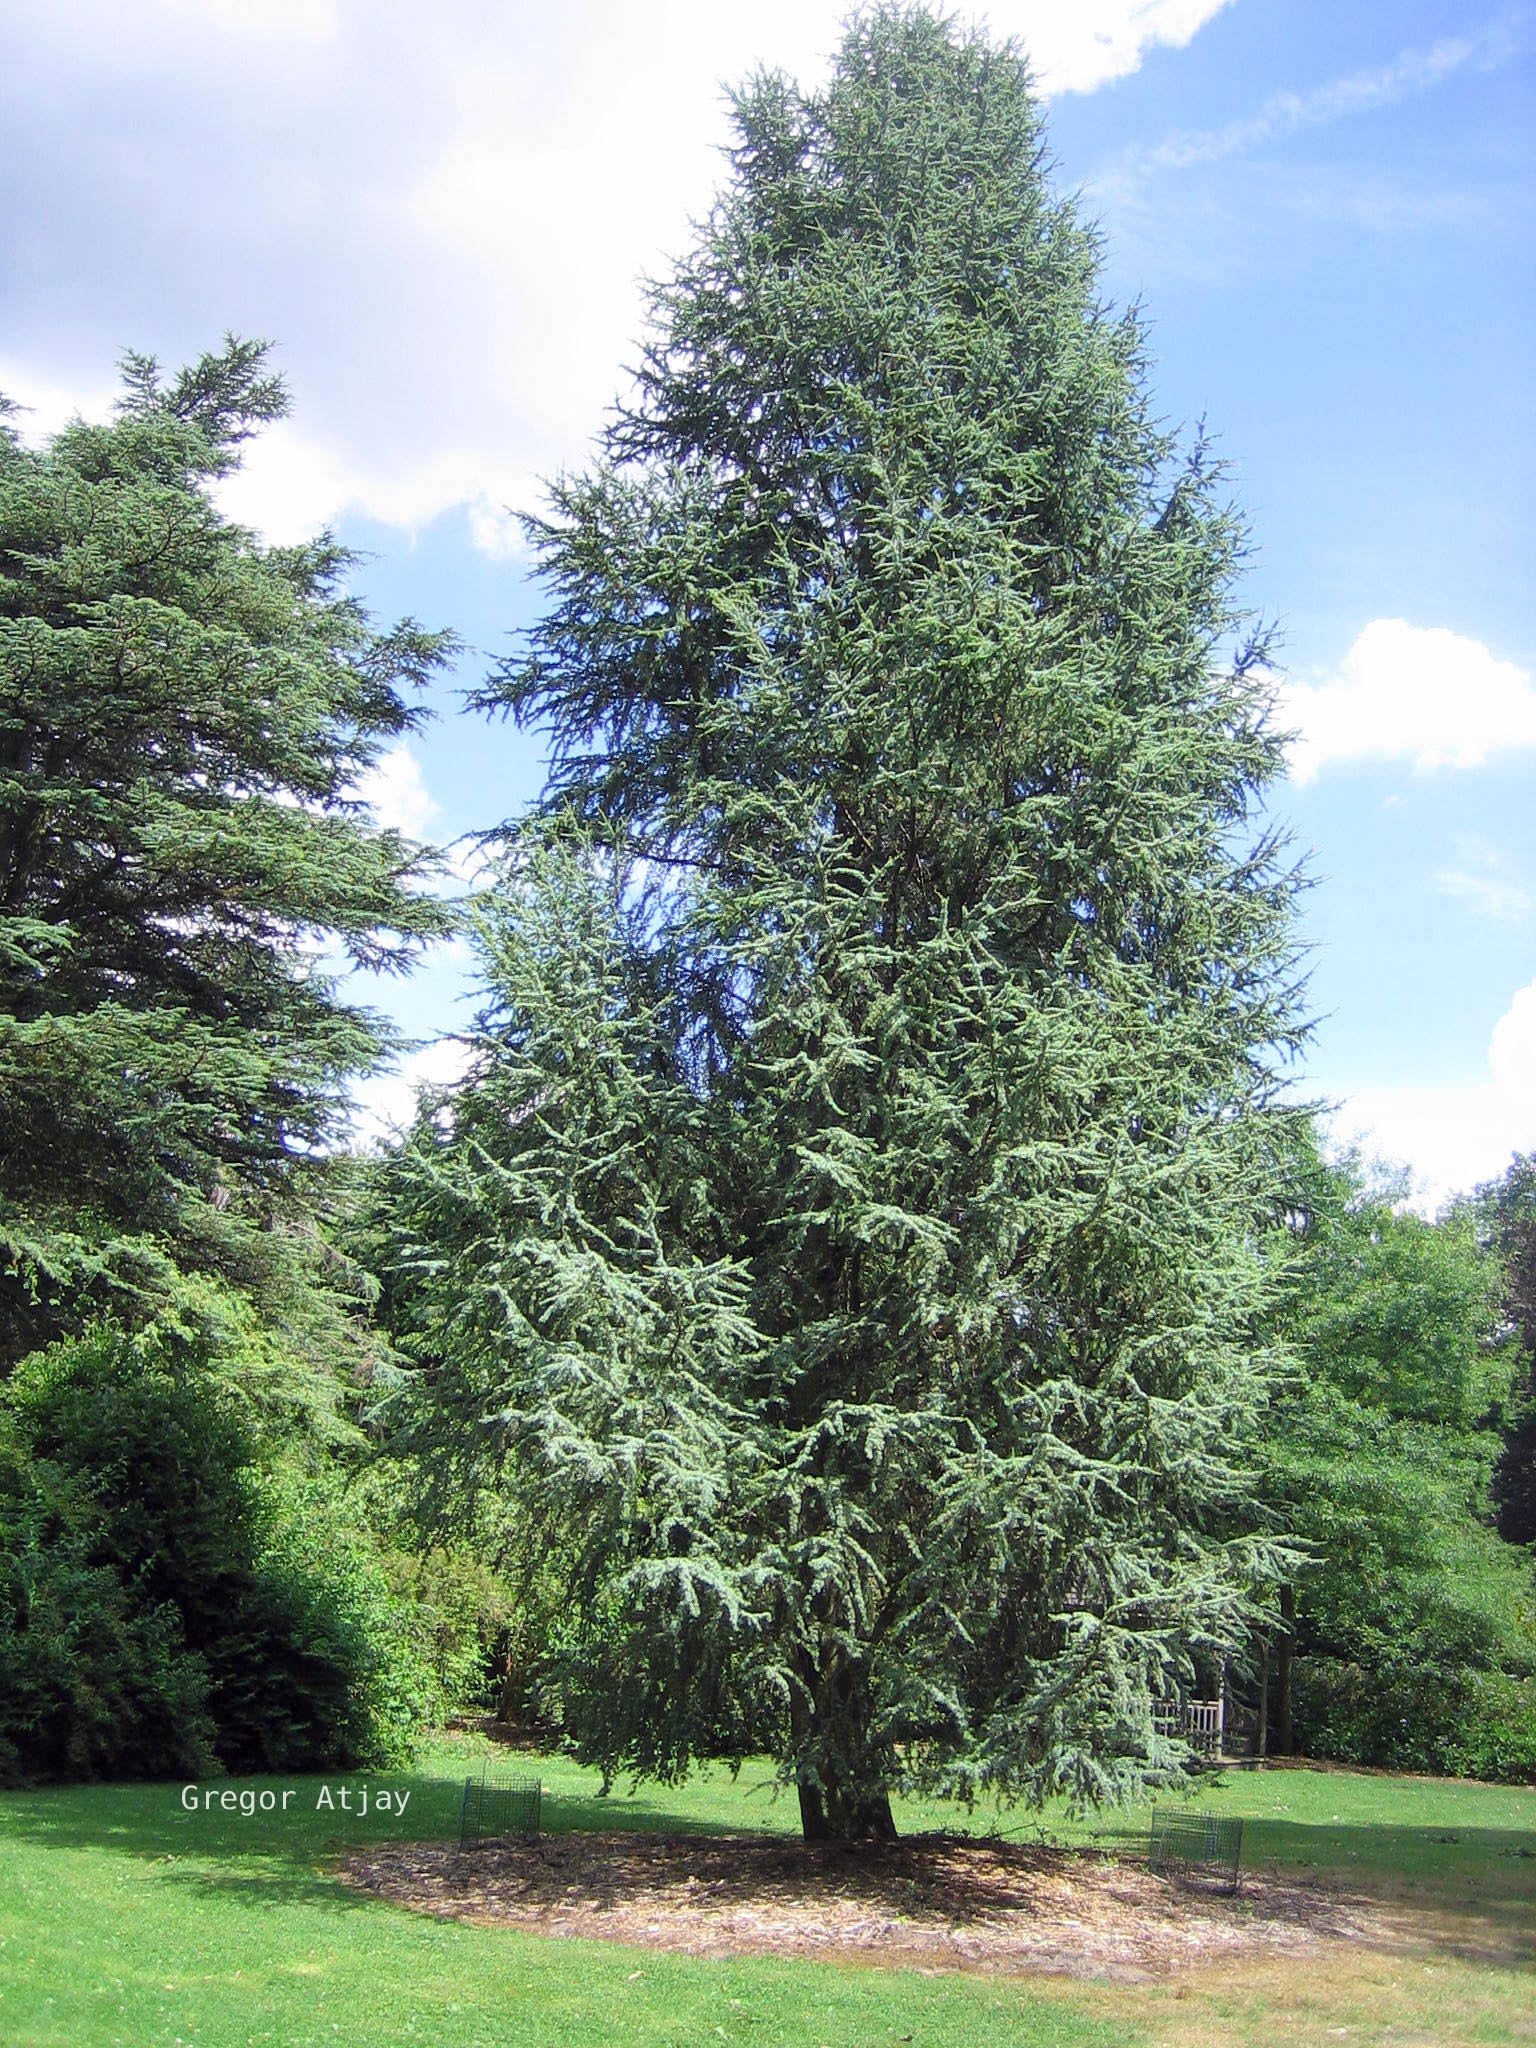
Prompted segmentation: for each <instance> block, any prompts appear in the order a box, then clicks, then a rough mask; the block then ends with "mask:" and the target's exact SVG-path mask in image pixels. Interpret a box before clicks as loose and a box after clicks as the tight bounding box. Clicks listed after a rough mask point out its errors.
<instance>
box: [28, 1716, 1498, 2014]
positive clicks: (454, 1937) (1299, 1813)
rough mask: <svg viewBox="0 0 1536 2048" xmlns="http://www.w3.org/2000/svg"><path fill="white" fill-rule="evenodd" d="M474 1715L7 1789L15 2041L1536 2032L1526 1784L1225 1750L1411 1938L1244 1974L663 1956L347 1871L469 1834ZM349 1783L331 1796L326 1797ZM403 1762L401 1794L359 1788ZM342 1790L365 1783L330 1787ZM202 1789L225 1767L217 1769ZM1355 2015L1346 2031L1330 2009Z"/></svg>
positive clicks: (657, 1823) (1053, 1820)
mask: <svg viewBox="0 0 1536 2048" xmlns="http://www.w3.org/2000/svg"><path fill="white" fill-rule="evenodd" d="M485 1753H486V1746H485V1745H484V1744H483V1743H480V1742H478V1741H476V1740H473V1739H465V1740H461V1741H456V1742H453V1743H451V1744H440V1745H438V1746H437V1747H436V1748H435V1749H434V1750H433V1751H432V1752H430V1753H429V1754H428V1755H427V1757H426V1758H425V1759H424V1761H423V1763H422V1765H420V1766H419V1767H418V1768H417V1769H416V1770H415V1771H414V1772H411V1773H407V1774H401V1775H398V1776H390V1777H381V1778H378V1779H369V1778H345V1777H342V1776H336V1777H333V1778H329V1779H288V1780H276V1779H274V1780H261V1779H247V1780H241V1781H239V1784H238V1787H237V1788H236V1789H252V1790H259V1789H261V1788H262V1787H264V1786H265V1787H271V1788H273V1789H276V1790H279V1791H281V1790H282V1789H284V1788H285V1787H286V1788H291V1789H292V1790H293V1791H294V1792H295V1794H296V1796H295V1798H294V1799H293V1800H291V1801H290V1802H289V1805H288V1810H287V1812H286V1813H285V1814H259V1813H258V1814H255V1815H252V1816H251V1817H249V1818H246V1817H244V1816H242V1815H239V1814H237V1813H236V1814H231V1813H226V1812H222V1811H220V1810H218V1809H215V1810H213V1811H203V1810H199V1811H198V1812H196V1813H188V1812H185V1811H183V1810H182V1808H181V1806H180V1804H179V1799H178V1793H179V1789H180V1788H179V1787H177V1786H173V1785H131V1786H88V1787H78V1788H67V1789H51V1790H46V1791H37V1792H21V1793H9V1794H4V1795H0V2041H3V2042H4V2043H5V2044H6V2048H116V2044H118V2043H121V2044H123V2048H178V2044H179V2048H243V2044H244V2043H246V2042H253V2043H254V2042H271V2043H277V2044H282V2048H311V2044H313V2048H321V2044H325V2048H334V2044H336V2043H356V2044H359V2048H364V2044H366V2048H394V2044H396V2043H407V2042H410V2043H429V2044H434V2048H492V2044H495V2048H522V2044H533V2043H538V2044H545V2043H548V2044H551V2048H559V2044H566V2043H571V2044H575V2043H582V2044H587V2043H598V2042H606V2041H612V2042H615V2043H625V2044H630V2043H632V2044H634V2048H674V2044H676V2048H682V2044H685V2043H687V2044H692V2043H696V2042H704V2043H710V2042H716V2041H721V2040H725V2041H735V2042H753V2043H758V2044H762V2048H770V2044H775V2048H776V2044H784V2048H791V2044H793V2048H802V2044H805V2048H813V2044H817V2043H826V2044H829V2048H831V2044H839V2048H841V2044H845V2043H846V2044H850V2048H851V2044H855V2043H857V2044H860V2048H863V2044H866V2043H868V2044H878V2043H881V2042H886V2041H889V2042H912V2043H915V2044H924V2043H927V2044H933V2048H938V2044H945V2048H948V2044H956V2048H967V2044H971V2043H974V2044H976V2048H992V2044H997V2048H1015V2044H1017V2048H1037V2044H1048V2043H1049V2044H1059V2048H1078V2044H1084V2048H1092V2044H1126V2048H1131V2044H1136V2043H1141V2042H1179V2043H1181V2044H1183V2043H1188V2044H1189V2048H1200V2044H1201V2043H1205V2042H1210V2043H1218V2042H1219V2043H1233V2044H1239V2043H1242V2044H1246V2043H1248V2042H1254V2043H1258V2042H1261V2041H1262V2042H1264V2043H1266V2044H1290V2043H1296V2044H1300V2043H1302V2042H1311V2041H1320V2040H1326V2039H1330V2038H1342V2039H1347V2040H1351V2041H1355V2042H1370V2041H1379V2042H1381V2043H1401V2044H1403V2048H1407V2044H1409V2043H1413V2042H1439V2041H1444V2042H1447V2043H1456V2042H1467V2043H1519V2042H1525V2043H1532V2042H1536V1791H1523V1790H1511V1789H1508V1788H1503V1787H1495V1786H1484V1785H1471V1784H1463V1783H1455V1782H1449V1781H1440V1780H1422V1779H1404V1778H1391V1777H1385V1776H1379V1775H1377V1774H1370V1773H1352V1772H1338V1771H1327V1772H1323V1771H1310V1770H1283V1771H1282V1770H1273V1771H1268V1772H1265V1773H1262V1774H1253V1773H1242V1774H1229V1775H1225V1776H1223V1777H1221V1778H1219V1779H1217V1780H1216V1781H1214V1782H1213V1783H1211V1784H1209V1785H1208V1786H1207V1787H1205V1788H1203V1789H1202V1790H1201V1792H1200V1793H1199V1794H1198V1795H1197V1797H1196V1800H1195V1802H1194V1803H1195V1804H1196V1805H1197V1807H1200V1808H1202V1809H1203V1808H1214V1809H1215V1810H1217V1811H1220V1812H1223V1813H1233V1814H1241V1815H1242V1816H1243V1817H1244V1819H1245V1822H1246V1826H1247V1840H1246V1845H1245V1862H1247V1863H1250V1864H1252V1863H1259V1864H1270V1865H1273V1866H1275V1867H1277V1868H1281V1869H1288V1870H1301V1871H1304V1872H1309V1873H1313V1874H1315V1875H1316V1877H1317V1879H1318V1880H1319V1881H1320V1882H1325V1883H1327V1884H1329V1885H1330V1886H1333V1887H1341V1888H1345V1889H1347V1890H1350V1891H1352V1892H1355V1893H1358V1894H1359V1895H1361V1896H1366V1897H1369V1898H1371V1899H1373V1900H1376V1901H1381V1902H1385V1903H1386V1905H1387V1906H1388V1907H1389V1908H1390V1909H1391V1910H1392V1911H1393V1912H1394V1913H1396V1912H1397V1911H1399V1909H1400V1913H1401V1939H1400V1940H1398V1939H1394V1940H1393V1941H1392V1942H1391V1943H1389V1944H1387V1945H1385V1946H1382V1947H1376V1948H1371V1949H1366V1948H1364V1947H1363V1945H1362V1946H1361V1947H1360V1951H1359V1952H1358V1953H1357V1952H1356V1950H1355V1948H1353V1947H1352V1948H1351V1949H1350V1950H1349V1951H1348V1952H1346V1953H1342V1954H1336V1955H1333V1956H1331V1957H1329V1958H1328V1959H1327V1960H1326V1961H1325V1962H1322V1963H1320V1964H1309V1965H1306V1966H1302V1965H1299V1964H1297V1963H1295V1962H1284V1961H1276V1962H1273V1963H1266V1964H1264V1965H1261V1966H1259V1967H1257V1968H1250V1969H1248V1970H1246V1971H1244V1972H1243V1973H1242V1975H1241V1976H1240V1977H1232V1976H1230V1975H1227V1974H1224V1973H1223V1972H1222V1971H1221V1970H1220V1969H1211V1970H1201V1971H1197V1972H1194V1973H1191V1974H1189V1975H1187V1976H1185V1977H1183V1978H1181V1979H1179V1980H1177V1981H1171V1982H1167V1983H1158V1984H1152V1985H1147V1986H1139V1987H1124V1986H1116V1987H1109V1986H1103V1987H1100V1986H1094V1985H1082V1984H1077V1985H1066V1984H1060V1985H1058V1984H1054V1983H1050V1982H1047V1981H1045V1980H1029V1981H1027V1982H1026V1981H1021V1980H986V1979H978V1978H965V1977H943V1976H939V1977H929V1976H922V1975H917V1974H913V1973H910V1972H909V1973H900V1972H893V1971H882V1970H873V1969H859V1970H844V1969H839V1968H835V1967H828V1966H825V1965H821V1964H814V1963H790V1962H777V1961H771V1960H750V1961H749V1960H742V1961H715V1960H706V1959H702V1958H699V1959H693V1958H685V1957H679V1956H667V1955H662V1954H656V1953H651V1952H644V1951H638V1950H635V1949H628V1948H621V1947H618V1946H617V1945H615V1944H610V1943H605V1942H595V1941H564V1940H562V1941H551V1940H547V1939H545V1938H543V1937H540V1936H538V1935H531V1934H523V1933H518V1932H515V1931H511V1930H502V1929H488V1928H478V1927H470V1926H461V1925H457V1924H454V1923H441V1922H435V1921H429V1920H425V1919H422V1918H419V1917H417V1916H414V1915H411V1914H408V1913H404V1912H401V1911H399V1910H398V1909H395V1908H393V1907H390V1906H386V1905H382V1904H380V1903H378V1902H376V1901H372V1900H369V1899H365V1898H363V1897H361V1896H360V1895H359V1894H357V1893H355V1892H352V1891H350V1890H348V1889H347V1888H346V1887H344V1886H342V1885H341V1884H339V1883H338V1882H336V1881H335V1879H334V1878H333V1877H332V1876H330V1875H329V1873H328V1870H327V1867H326V1866H327V1863H328V1861H329V1860H331V1859H333V1858H335V1857H337V1856H339V1855H340V1854H341V1853H342V1852H344V1851H345V1850H347V1849H350V1848H354V1847H357V1846H359V1845H361V1844H364V1843H367V1842H375V1841H381V1840H389V1839H404V1840H418V1839H421V1838H423V1837H434V1836H436V1837H442V1836H456V1834H457V1831H458V1818H459V1798H460V1793H461V1789H462V1780H463V1776H464V1773H465V1771H466V1769H468V1768H471V1767H473V1763H474V1759H476V1758H477V1757H478V1756H480V1755H483V1754H485ZM497 1756H498V1761H500V1762H501V1763H503V1764H505V1765H506V1767H507V1768H509V1769H511V1770H515V1771H521V1770H523V1769H525V1768H526V1769H527V1770H529V1771H537V1772H538V1773H539V1774H540V1775H541V1776H542V1777H543V1780H544V1784H545V1824H546V1826H547V1827H549V1828H550V1829H552V1830H565V1829H572V1828H589V1827H626V1828H631V1827H632V1828H641V1829H663V1830H667V1831H670V1832H677V1831H681V1830H686V1829H690V1828H693V1829H699V1830H705V1831H710V1832H719V1831H720V1830H722V1829H729V1828H743V1829H752V1830H762V1831H769V1832H785V1833H793V1832H795V1829H796V1825H797V1815H796V1811H795V1806H794V1802H793V1799H792V1798H789V1797H785V1796H784V1795H783V1794H782V1793H777V1792H776V1790H775V1788H774V1787H773V1785H772V1782H771V1775H770V1773H769V1772H768V1771H767V1769H766V1768H761V1769H757V1770H753V1769H750V1768H749V1769H747V1770H744V1771H743V1772H742V1773H741V1774H740V1776H739V1777H737V1778H735V1779H732V1778H731V1777H730V1776H729V1775H728V1774H726V1773H723V1772H721V1773H715V1774H712V1775H710V1776H707V1777H704V1778H699V1779H695V1780H693V1781H692V1782H690V1783H689V1784H687V1785H685V1786H682V1787H677V1788H657V1787H648V1788H642V1789H641V1790H639V1791H638V1792H636V1793H634V1794H632V1795H631V1794H629V1793H626V1792H625V1791H623V1790H622V1789H616V1790H615V1791H614V1793H613V1794H612V1795H611V1796H610V1797H608V1798H603V1797H602V1796H600V1793H599V1788H598V1785H597V1781H596V1778H595V1776H594V1774H593V1773H591V1772H588V1771H584V1770H582V1769H581V1768H580V1767H578V1766H577V1765H575V1764H573V1763H571V1762H570V1760H569V1759H567V1758H560V1757H554V1758H550V1757H544V1758H526V1759H525V1758H521V1757H510V1756H508V1755H507V1754H506V1753H505V1752H498V1753H497ZM322 1786H325V1787H329V1788H330V1791H331V1795H332V1800H333V1803H332V1804H331V1805H330V1806H329V1807H327V1806H326V1805H325V1804H324V1803H323V1802H321V1801H320V1792H321V1788H322ZM380 1787H385V1788H388V1789H389V1790H390V1791H391V1792H396V1791H402V1790H408V1791H409V1793H410V1799H409V1801H408V1803H407V1805H406V1809H405V1811H404V1813H403V1814H400V1813H397V1812H395V1811H393V1810H392V1808H391V1810H387V1811H380V1810H379V1809H378V1808H377V1807H376V1806H375V1805H374V1804H373V1803H372V1800H371V1799H370V1802H369V1811H368V1812H367V1813H366V1814H365V1813H364V1812H363V1811H362V1810H361V1794H362V1792H363V1791H365V1790H367V1791H368V1792H370V1793H372V1792H374V1791H376V1790H377V1789H378V1788H380ZM343 1788H346V1789H347V1791H348V1792H349V1794H350V1796H351V1801H352V1803H351V1807H350V1810H349V1809H347V1808H343V1807H342V1806H341V1805H340V1803H339V1801H340V1796H341V1792H342V1789H343ZM204 1789H205V1790H218V1789H222V1788H221V1787H220V1786H218V1785H217V1784H215V1783H212V1782H210V1784H209V1785H208V1786H205V1787H204ZM900 1821H901V1825H902V1827H903V1829H904V1831H907V1832H915V1831H917V1830H919V1829H926V1828H934V1827H949V1828H951V1829H954V1828H964V1829H970V1830H973V1831H975V1832H979V1833H990V1832H1001V1833H1004V1834H1006V1835H1009V1836H1012V1837H1015V1838H1024V1839H1028V1838H1030V1837H1031V1836H1033V1835H1035V1834H1036V1833H1037V1832H1040V1831H1041V1830H1043V1831H1044V1832H1045V1833H1046V1835H1047V1836H1048V1837H1054V1838H1055V1839H1058V1840H1061V1841H1064V1842H1071V1843H1080V1844H1083V1845H1085V1846H1095V1847H1101V1848H1107V1849H1114V1850H1117V1851H1122V1852H1123V1851H1131V1850H1136V1849H1139V1847H1140V1845H1141V1843H1142V1841H1143V1840H1144V1836H1145V1821H1146V1814H1145V1810H1144V1809H1142V1810H1134V1811H1131V1812H1129V1813H1126V1814H1121V1815H1116V1816H1114V1817H1112V1818H1107V1819H1106V1818H1101V1819H1100V1820H1098V1821H1096V1822H1095V1821H1073V1820H1071V1819H1070V1818H1069V1817H1068V1816H1066V1815H1065V1814H1063V1813H1060V1812H1049V1813H1047V1814H1045V1815H1042V1816H1039V1817H1038V1819H1034V1820H1026V1819H1024V1818H1023V1817H1021V1816H1019V1815H1016V1814H1015V1815H1008V1814H1002V1815H999V1814H996V1813H993V1812H988V1811H985V1810H981V1811H977V1812H975V1813H973V1814H970V1815H968V1816H967V1815H965V1814H963V1813H961V1812H958V1811H957V1810H956V1809H954V1808H948V1807H942V1806H937V1805H932V1804H923V1803H919V1802H906V1803H905V1804H904V1805H903V1807H902V1810H901V1813H900ZM1340 2027H1345V2028H1347V2029H1348V2030H1349V2031H1348V2033H1347V2034H1346V2035H1342V2036H1340V2035H1338V2034H1337V2033H1336V2032H1335V2031H1334V2030H1336V2029H1338V2028H1340Z"/></svg>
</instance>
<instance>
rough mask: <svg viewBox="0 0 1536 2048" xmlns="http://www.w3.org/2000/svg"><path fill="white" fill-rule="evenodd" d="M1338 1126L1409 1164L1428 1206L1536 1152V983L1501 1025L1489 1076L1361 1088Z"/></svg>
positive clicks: (1493, 1038)
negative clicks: (1514, 1159)
mask: <svg viewBox="0 0 1536 2048" xmlns="http://www.w3.org/2000/svg"><path fill="white" fill-rule="evenodd" d="M1334 1129H1335V1132H1336V1133H1337V1135H1338V1136H1340V1137H1341V1138H1345V1139H1353V1140H1356V1141H1358V1142H1360V1143H1362V1144H1363V1145H1364V1146H1365V1148H1366V1149H1367V1150H1375V1151H1379V1152H1380V1154H1381V1155H1382V1156H1383V1157H1384V1158H1386V1159H1390V1160H1397V1161H1401V1162H1403V1163H1404V1164H1406V1165H1407V1166H1408V1167H1409V1168H1410V1169H1411V1171H1412V1172H1413V1175H1414V1179H1415V1190H1416V1194H1415V1199H1416V1204H1417V1206H1420V1207H1422V1208H1424V1209H1425V1210H1433V1209H1435V1208H1437V1207H1439V1205H1440V1204H1441V1203H1442V1202H1444V1201H1445V1200H1446V1199H1447V1198H1448V1197H1449V1196H1451V1195H1453V1194H1458V1193H1462V1192H1465V1191H1466V1190H1468V1189H1470V1188H1472V1187H1475V1186H1476V1185H1477V1184H1478V1183H1479V1182H1480V1181H1486V1180H1492V1179H1494V1178H1495V1176H1496V1175H1498V1174H1500V1173H1502V1172H1503V1170H1504V1168H1505V1167H1506V1166H1507V1165H1508V1164H1509V1158H1510V1154H1511V1153H1512V1152H1530V1151H1536V981H1533V982H1531V983H1530V984H1529V985H1528V986H1527V987H1525V988H1522V989H1520V990H1518V991H1517V993H1516V994H1515V996H1514V997H1513V999H1512V1000H1511V1002H1510V1005H1509V1008H1508V1009H1507V1010H1506V1011H1505V1012H1504V1014H1503V1016H1502V1017H1500V1018H1499V1020H1498V1022H1497V1023H1496V1024H1495V1025H1494V1027H1493V1030H1492V1033H1491V1034H1490V1037H1489V1041H1488V1054H1487V1073H1486V1076H1484V1077H1481V1078H1474V1079H1472V1080H1466V1081H1454V1082H1445V1083H1439V1084H1435V1083H1422V1084H1419V1085H1417V1086H1405V1087H1396V1088H1365V1089H1361V1090H1359V1091H1357V1092H1356V1093H1354V1094H1352V1095H1351V1096H1350V1097H1349V1098H1348V1100H1347V1101H1346V1102H1344V1103H1343V1105H1342V1106H1341V1108H1340V1109H1339V1111H1338V1113H1337V1115H1336V1116H1335V1119H1334Z"/></svg>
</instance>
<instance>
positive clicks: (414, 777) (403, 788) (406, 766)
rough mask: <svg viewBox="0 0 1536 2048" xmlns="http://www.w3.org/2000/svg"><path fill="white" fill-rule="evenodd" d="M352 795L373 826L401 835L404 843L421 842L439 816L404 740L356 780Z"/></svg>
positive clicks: (388, 748) (415, 759)
mask: <svg viewBox="0 0 1536 2048" xmlns="http://www.w3.org/2000/svg"><path fill="white" fill-rule="evenodd" d="M353 794H354V795H355V796H356V797H358V798H359V799H360V800H361V801H362V802H363V803H365V804H367V805H368V807H369V808H370V810H371V811H372V812H373V817H374V822H375V824H377V825H379V826H380V827H381V828H382V829H383V830H385V831H386V832H388V831H394V832H403V833H404V834H405V836H406V838H407V839H424V838H425V837H426V836H427V832H428V829H429V828H430V826H431V824H432V821H433V819H434V818H436V817H437V816H438V815H439V807H438V804H437V800H436V798H435V797H434V796H433V795H432V792H431V791H430V790H429V789H428V788H427V785H426V779H425V777H424V776H423V775H422V772H421V763H420V762H419V761H418V760H417V758H416V756H415V755H414V754H413V753H412V752H411V750H410V748H409V746H407V744H406V743H405V741H404V740H399V741H397V742H396V743H395V745H394V746H392V747H386V748H385V750H384V752H383V753H382V754H380V755H379V758H378V759H377V760H376V761H375V762H374V764H373V766H372V767H371V768H369V769H368V770H367V771H366V772H365V773H364V774H362V775H360V776H359V777H358V781H357V787H356V789H355V791H354V792H353Z"/></svg>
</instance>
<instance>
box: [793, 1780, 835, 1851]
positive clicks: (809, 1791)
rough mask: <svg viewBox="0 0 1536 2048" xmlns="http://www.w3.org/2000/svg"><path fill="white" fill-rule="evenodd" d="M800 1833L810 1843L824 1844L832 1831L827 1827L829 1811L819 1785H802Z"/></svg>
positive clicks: (799, 1788)
mask: <svg viewBox="0 0 1536 2048" xmlns="http://www.w3.org/2000/svg"><path fill="white" fill-rule="evenodd" d="M796 1790H797V1791H798V1792H799V1794H800V1832H801V1834H802V1835H803V1836H804V1838H805V1840H806V1841H808V1842H824V1841H826V1840H827V1838H828V1836H829V1835H830V1833H831V1830H830V1829H829V1828H828V1826H827V1809H826V1806H825V1805H824V1804H823V1802H822V1797H821V1787H820V1786H819V1785H800V1786H797V1787H796Z"/></svg>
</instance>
